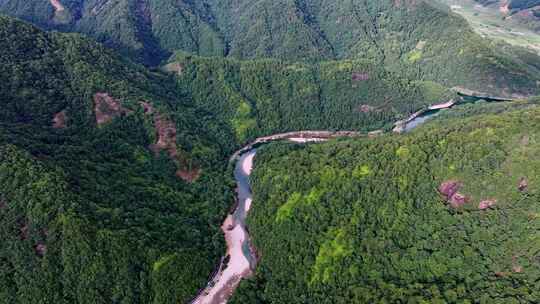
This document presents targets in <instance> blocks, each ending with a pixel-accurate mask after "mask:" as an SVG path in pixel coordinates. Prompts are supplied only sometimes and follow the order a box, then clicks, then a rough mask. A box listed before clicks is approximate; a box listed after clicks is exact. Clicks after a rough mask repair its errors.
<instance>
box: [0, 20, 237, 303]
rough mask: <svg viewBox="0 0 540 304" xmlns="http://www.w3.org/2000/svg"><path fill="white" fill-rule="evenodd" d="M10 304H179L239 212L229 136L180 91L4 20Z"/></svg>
mask: <svg viewBox="0 0 540 304" xmlns="http://www.w3.org/2000/svg"><path fill="white" fill-rule="evenodd" d="M0 48H1V49H2V53H1V54H0V104H1V108H2V111H1V113H0V223H1V224H0V225H1V227H2V229H0V234H1V236H0V238H1V239H2V242H1V245H0V276H1V277H0V303H6V304H7V303H9V304H12V303H89V304H90V303H92V304H94V303H178V302H185V301H187V300H188V299H190V298H191V297H193V296H194V295H195V293H196V291H197V290H198V289H199V288H200V287H202V286H204V284H205V282H206V278H207V277H208V275H209V274H210V273H211V272H212V270H213V268H214V266H215V263H216V261H218V260H219V256H220V255H221V253H222V252H223V248H224V244H223V243H224V242H223V240H222V235H221V233H220V231H219V224H220V222H221V220H222V217H223V215H224V213H225V212H226V210H227V209H228V208H229V206H230V203H231V201H232V200H233V196H232V191H231V190H230V189H231V188H230V187H229V184H230V179H229V177H228V176H227V175H226V174H225V164H226V159H227V157H228V155H229V154H230V153H232V151H233V149H234V148H235V147H236V144H235V140H234V134H233V133H232V132H230V131H228V130H230V129H229V128H228V127H227V126H226V124H221V123H220V121H219V119H218V118H216V117H214V116H213V115H210V114H209V113H208V112H207V111H203V110H201V109H200V108H197V107H194V106H192V105H191V102H190V100H189V98H186V97H179V95H178V94H177V93H176V89H175V88H176V85H175V84H174V82H173V81H171V80H170V79H169V78H168V77H165V76H163V75H160V74H157V73H151V72H147V71H146V70H144V69H143V68H142V67H139V66H136V65H133V64H131V63H129V62H128V61H122V60H120V59H119V58H118V57H116V56H114V55H113V54H112V53H111V52H110V51H108V50H107V49H105V48H103V47H102V46H100V45H98V44H96V43H93V42H90V41H87V40H85V39H81V38H80V37H77V36H73V35H70V36H66V35H60V34H54V33H52V34H47V33H44V32H42V31H40V30H37V29H36V28H34V27H32V26H29V25H27V24H23V23H22V22H19V21H14V20H11V19H7V18H4V17H1V18H0Z"/></svg>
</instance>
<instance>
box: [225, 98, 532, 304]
mask: <svg viewBox="0 0 540 304" xmlns="http://www.w3.org/2000/svg"><path fill="white" fill-rule="evenodd" d="M539 101H540V100H536V101H535V102H532V103H530V104H527V103H518V104H515V106H517V107H518V108H519V110H518V109H515V108H514V109H513V110H512V109H509V108H506V109H504V110H505V112H504V113H497V114H495V113H494V114H481V115H478V114H473V115H471V114H470V113H469V114H468V115H467V116H468V117H466V118H455V117H454V118H450V117H446V118H444V119H441V120H438V121H436V120H434V121H433V122H432V123H430V124H428V125H425V126H423V127H421V128H420V129H418V130H415V131H413V132H412V133H409V134H407V135H400V136H382V137H378V138H371V139H364V140H358V139H356V140H339V141H338V140H334V141H331V142H328V143H323V144H312V145H307V146H306V145H297V144H291V143H275V144H270V145H267V146H264V147H262V148H259V149H258V151H257V156H256V159H255V167H254V168H255V169H254V172H253V173H252V176H251V185H252V188H253V195H254V196H253V200H254V201H255V202H257V203H256V204H254V205H253V207H252V210H251V211H250V212H251V214H250V217H249V218H248V226H249V228H250V232H251V236H252V238H253V239H254V243H255V244H254V245H255V247H256V248H257V255H258V256H259V257H260V264H259V265H258V266H257V272H256V274H255V276H254V278H252V279H248V280H246V281H244V282H243V283H241V287H240V288H239V290H237V292H236V294H235V296H234V298H233V300H232V301H231V303H285V302H287V303H536V302H538V300H539V299H540V293H539V290H540V289H539V287H540V286H539V278H540V260H539V257H540V256H539V254H540V252H539V248H540V234H539V233H538V228H539V221H538V217H539V216H540V213H539V211H540V204H539V203H538V202H539V201H540V200H539V199H540V197H539V195H540V191H539V187H538V185H539V183H540V180H539V176H538V172H539V170H540V162H539V161H538V158H537V157H536V156H535V155H538V153H539V152H540V145H539V141H538V138H539V135H540V134H539V130H540V119H539V117H540V108H539V107H538V102H539ZM507 106H508V105H504V106H503V105H501V106H500V108H499V106H497V107H495V108H499V110H502V109H503V107H507ZM471 107H472V106H471ZM474 107H477V105H475V106H474ZM486 109H493V106H492V105H489V104H486V106H485V107H484V106H481V105H480V109H479V111H480V112H482V111H485V110H486ZM467 110H470V108H467ZM488 112H489V111H488ZM497 112H498V110H497ZM463 113H466V112H463ZM442 115H446V114H442Z"/></svg>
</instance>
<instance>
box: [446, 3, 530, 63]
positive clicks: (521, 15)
mask: <svg viewBox="0 0 540 304" xmlns="http://www.w3.org/2000/svg"><path fill="white" fill-rule="evenodd" d="M438 1H439V2H442V3H445V4H447V5H448V6H450V7H451V9H452V11H454V12H455V13H457V14H460V15H461V16H463V17H464V18H465V19H467V21H469V23H470V24H471V26H472V27H473V29H474V30H475V31H476V32H477V33H479V34H480V35H481V36H483V37H488V38H490V39H494V40H502V41H505V42H506V43H509V44H512V45H515V46H519V47H523V48H526V49H528V50H530V51H531V52H534V53H536V54H540V10H538V8H534V7H531V8H526V9H510V8H509V7H510V5H516V4H515V2H516V1H498V0H495V1H475V0H438ZM509 3H510V4H509ZM538 3H540V2H538ZM537 5H538V4H537ZM539 7H540V6H539ZM536 10H538V12H536Z"/></svg>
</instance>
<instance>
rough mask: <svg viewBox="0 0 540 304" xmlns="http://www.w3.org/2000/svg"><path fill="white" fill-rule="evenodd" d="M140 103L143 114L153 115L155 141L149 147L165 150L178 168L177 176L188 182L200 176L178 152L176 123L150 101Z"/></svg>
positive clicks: (156, 150)
mask: <svg viewBox="0 0 540 304" xmlns="http://www.w3.org/2000/svg"><path fill="white" fill-rule="evenodd" d="M140 104H141V106H142V107H143V109H144V113H145V115H149V116H152V117H153V121H154V128H155V129H156V135H157V142H156V143H155V144H152V145H151V146H150V149H151V150H152V151H154V153H159V152H160V151H167V154H168V155H169V157H170V158H171V160H173V161H174V162H175V164H176V165H177V167H178V168H179V169H178V170H177V171H176V176H177V177H179V178H181V179H182V180H184V181H186V182H190V183H191V182H194V181H195V180H197V179H198V178H199V177H200V175H201V172H202V170H201V169H200V168H198V167H191V166H188V164H187V162H186V161H185V160H184V159H183V158H182V157H181V155H180V153H178V147H177V141H176V132H177V130H176V124H175V123H174V122H173V121H171V120H168V119H166V118H164V117H163V116H162V115H161V114H160V113H158V112H157V111H156V110H155V109H154V106H153V105H152V104H151V103H149V102H145V101H142V102H140Z"/></svg>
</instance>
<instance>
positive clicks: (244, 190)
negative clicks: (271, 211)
mask: <svg viewBox="0 0 540 304" xmlns="http://www.w3.org/2000/svg"><path fill="white" fill-rule="evenodd" d="M474 101H476V100H474ZM474 101H473V102H474ZM468 102H471V101H468ZM452 105H453V104H452ZM440 111H444V109H437V110H429V111H426V112H425V113H424V114H422V115H419V116H418V117H416V118H414V119H412V120H411V121H409V122H407V123H406V125H405V126H404V129H403V131H404V132H410V131H412V130H413V129H415V128H417V127H418V126H420V125H422V124H424V123H426V122H427V121H429V120H430V119H433V118H434V117H436V116H437V115H438V114H440ZM306 132H309V131H306ZM277 140H289V141H291V142H296V143H308V142H322V141H326V140H327V139H326V138H320V137H289V138H277V139H275V140H274V139H272V140H268V141H264V142H263V143H262V144H264V143H266V142H271V141H277ZM240 151H242V150H240ZM256 153H257V148H252V149H250V150H246V151H242V154H240V155H238V156H237V157H236V159H234V160H235V161H236V165H235V169H234V178H235V180H236V185H237V190H236V191H237V199H238V206H237V207H236V209H235V210H234V212H233V213H232V214H229V215H228V216H227V218H226V220H225V222H224V223H223V225H222V227H221V229H222V231H223V233H224V235H225V241H226V243H227V255H226V258H225V259H224V262H222V263H221V265H220V269H219V271H218V272H217V273H216V275H215V276H214V277H213V278H212V280H211V281H210V282H209V283H208V286H207V287H206V289H204V290H203V292H201V293H200V294H199V295H198V297H197V298H195V300H194V301H193V302H192V304H225V303H227V300H228V299H229V298H230V297H231V296H232V294H233V292H234V290H235V289H236V287H238V284H239V283H240V281H241V280H242V279H243V278H246V277H249V276H251V275H253V273H254V271H255V266H256V264H257V255H256V252H255V250H254V248H253V246H252V245H251V240H250V236H249V232H248V230H247V228H246V218H247V215H248V213H249V210H250V209H251V204H252V202H253V197H252V192H251V185H250V175H251V172H252V170H253V162H254V159H255V155H256Z"/></svg>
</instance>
